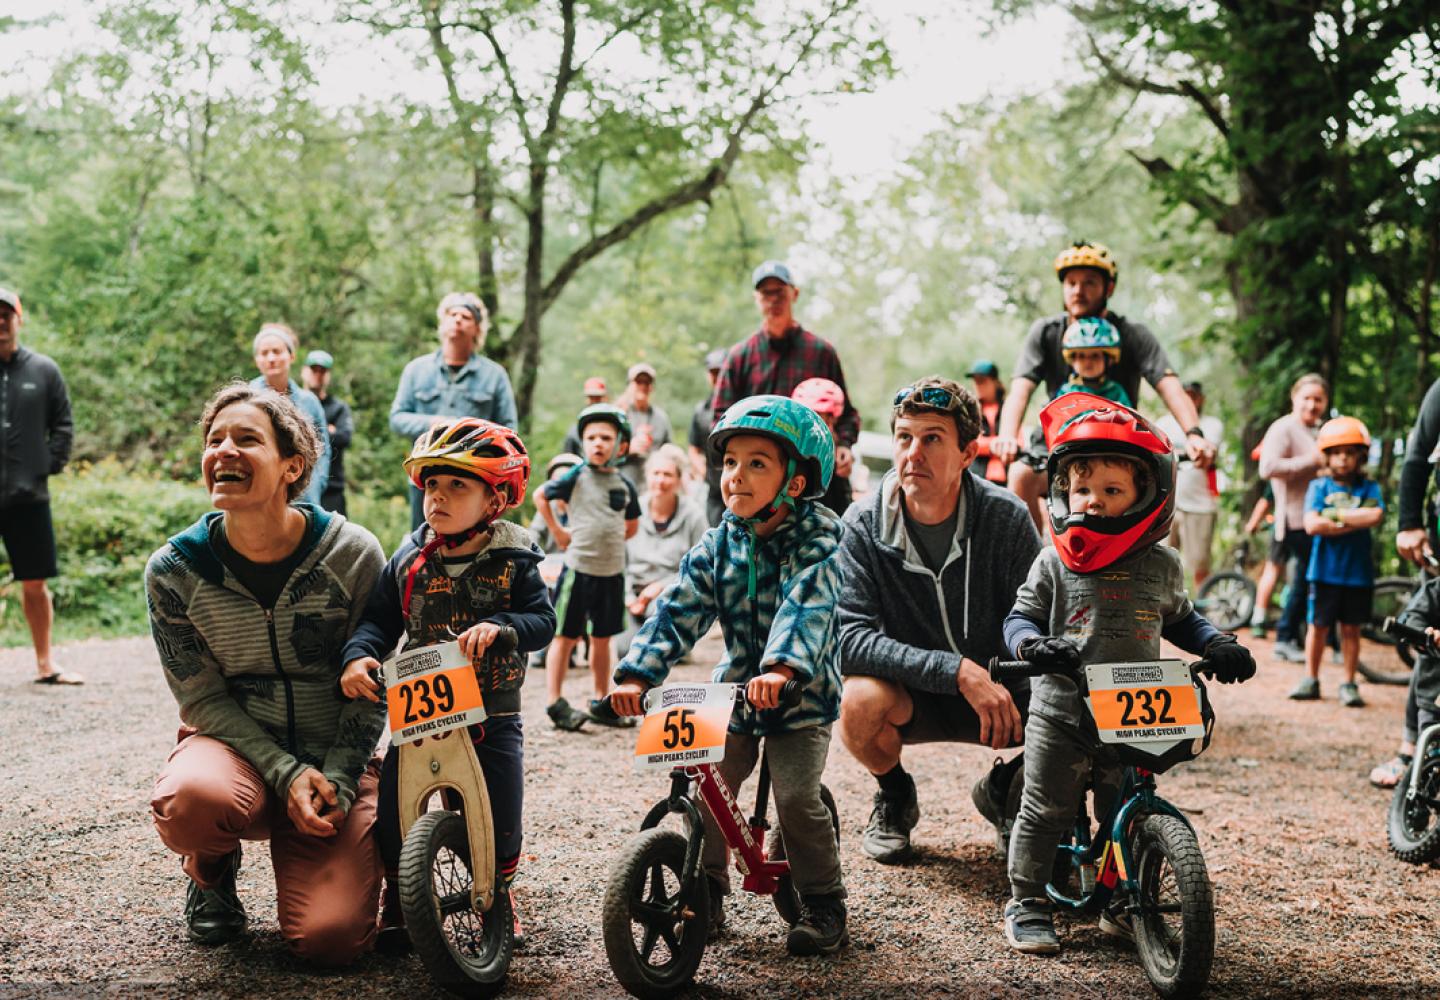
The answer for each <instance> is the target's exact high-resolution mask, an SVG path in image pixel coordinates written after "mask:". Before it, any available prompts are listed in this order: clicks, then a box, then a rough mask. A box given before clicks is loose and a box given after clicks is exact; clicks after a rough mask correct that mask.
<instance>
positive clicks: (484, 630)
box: [459, 622, 500, 663]
mask: <svg viewBox="0 0 1440 1000" xmlns="http://www.w3.org/2000/svg"><path fill="white" fill-rule="evenodd" d="M499 634H500V626H499V625H496V624H495V623H494V622H481V623H480V624H479V625H471V626H470V627H469V628H467V629H466V630H465V631H464V632H461V633H460V638H459V642H460V652H462V653H464V654H465V655H466V656H468V657H470V660H471V662H472V663H473V662H474V661H476V660H478V659H480V657H482V656H484V655H485V650H487V649H489V648H490V644H491V643H492V642H494V641H495V637H496V636H498V635H499Z"/></svg>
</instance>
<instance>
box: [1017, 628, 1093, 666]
mask: <svg viewBox="0 0 1440 1000" xmlns="http://www.w3.org/2000/svg"><path fill="white" fill-rule="evenodd" d="M1017 652H1019V654H1020V659H1022V660H1025V661H1027V662H1029V663H1033V664H1035V666H1037V667H1044V668H1045V669H1047V670H1066V671H1070V672H1074V671H1076V670H1079V669H1080V648H1079V647H1078V646H1076V645H1075V644H1074V643H1073V642H1071V641H1070V640H1069V639H1056V638H1055V637H1053V636H1048V635H1040V636H1034V637H1033V638H1030V639H1026V640H1025V641H1024V642H1022V643H1020V648H1019V649H1018V650H1017Z"/></svg>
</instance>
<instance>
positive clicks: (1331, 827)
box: [0, 638, 1440, 1000]
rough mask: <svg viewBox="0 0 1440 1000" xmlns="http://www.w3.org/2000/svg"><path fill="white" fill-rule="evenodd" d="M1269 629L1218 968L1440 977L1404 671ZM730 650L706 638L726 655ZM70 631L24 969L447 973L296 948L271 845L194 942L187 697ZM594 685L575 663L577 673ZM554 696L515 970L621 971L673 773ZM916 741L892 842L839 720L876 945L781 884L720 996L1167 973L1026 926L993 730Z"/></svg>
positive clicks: (110, 986) (10, 745)
mask: <svg viewBox="0 0 1440 1000" xmlns="http://www.w3.org/2000/svg"><path fill="white" fill-rule="evenodd" d="M1268 648H1269V647H1268V644H1265V643H1257V649H1258V650H1260V652H1261V660H1262V666H1261V674H1260V676H1259V677H1257V678H1256V679H1255V680H1254V681H1253V682H1251V683H1250V684H1248V685H1246V686H1244V687H1243V688H1232V687H1226V688H1220V687H1218V686H1215V687H1212V691H1213V692H1214V702H1215V705H1216V711H1217V714H1218V718H1219V726H1218V735H1217V737H1216V739H1215V743H1214V745H1213V746H1212V747H1211V749H1210V751H1209V752H1208V753H1207V754H1206V755H1205V756H1204V757H1203V758H1201V759H1200V760H1199V761H1196V762H1194V763H1192V764H1189V765H1186V766H1184V767H1181V768H1178V769H1176V770H1175V771H1174V772H1172V773H1171V774H1169V775H1166V776H1164V777H1163V778H1162V780H1161V786H1162V791H1163V792H1164V793H1165V794H1166V795H1167V796H1169V797H1170V798H1172V799H1173V800H1174V801H1175V802H1177V803H1178V804H1180V805H1181V806H1182V807H1183V808H1185V809H1187V810H1188V811H1189V812H1190V814H1191V816H1192V818H1193V819H1194V821H1195V824H1196V826H1197V827H1198V828H1199V831H1200V836H1201V844H1202V846H1203V848H1204V851H1205V855H1206V859H1207V861H1208V863H1209V867H1210V873H1211V877H1212V878H1213V879H1214V882H1215V886H1216V900H1217V909H1218V918H1217V919H1218V925H1219V927H1218V930H1219V942H1218V946H1217V956H1216V964H1215V970H1214V974H1213V977H1212V980H1211V994H1212V995H1215V996H1226V997H1250V996H1257V995H1269V996H1326V997H1352V996H1385V997H1389V996H1415V997H1434V996H1437V995H1440V933H1437V916H1436V913H1437V911H1436V907H1435V899H1436V894H1437V890H1440V875H1437V873H1436V872H1435V871H1434V870H1433V869H1430V868H1415V867H1412V866H1409V865H1405V864H1402V863H1401V862H1398V861H1396V860H1394V859H1393V858H1392V857H1391V856H1390V854H1389V852H1388V850H1387V848H1386V843H1385V830H1384V817H1385V810H1386V805H1387V803H1388V793H1383V792H1379V791H1377V790H1375V789H1373V788H1371V787H1370V786H1369V785H1368V784H1367V783H1366V781H1365V775H1366V773H1367V772H1368V770H1369V768H1370V767H1371V765H1372V764H1374V763H1375V762H1376V761H1377V760H1378V759H1380V758H1381V757H1382V756H1384V755H1385V754H1387V753H1388V752H1389V751H1390V750H1391V749H1392V746H1393V741H1394V739H1395V736H1396V735H1397V731H1398V727H1399V722H1400V718H1401V713H1402V710H1403V703H1404V690H1403V689H1402V688H1398V687H1392V688H1376V687H1365V688H1364V689H1363V690H1364V691H1365V694H1366V696H1367V698H1369V700H1370V707H1368V708H1366V709H1364V710H1360V711H1355V710H1346V709H1341V708H1340V707H1339V706H1338V705H1337V704H1336V703H1335V701H1334V700H1333V694H1334V686H1335V682H1336V675H1337V673H1338V670H1337V669H1336V668H1333V667H1329V666H1327V668H1326V670H1325V672H1324V674H1323V681H1324V683H1325V685H1326V695H1327V700H1325V701H1324V702H1321V703H1319V704H1299V703H1294V702H1289V701H1286V700H1285V697H1284V695H1285V692H1286V691H1287V690H1288V689H1289V687H1290V685H1291V684H1292V683H1293V682H1294V679H1295V677H1296V676H1297V674H1298V671H1299V668H1298V667H1295V666H1291V665H1288V664H1281V663H1273V664H1272V663H1269V662H1267V661H1266V656H1267V653H1268ZM715 653H716V646H715V641H714V639H711V640H707V644H706V646H705V647H703V648H702V650H701V660H702V662H713V657H714V655H715ZM60 655H61V660H62V662H63V664H64V665H65V667H66V668H70V669H75V670H78V671H81V672H83V673H84V674H86V675H87V676H88V677H89V679H90V683H89V684H87V685H86V686H85V687H83V688H78V689H73V688H72V689H63V688H42V687H38V686H36V685H34V684H31V683H29V680H30V677H31V676H32V675H33V674H32V671H33V665H32V663H31V661H30V658H29V654H28V651H22V650H7V651H3V652H0V734H3V735H0V747H3V750H4V760H5V768H4V772H3V774H0V820H3V822H0V917H3V919H0V996H3V997H13V996H72V995H92V996H113V995H128V994H131V993H135V994H144V995H147V996H148V995H162V996H191V995H202V994H203V995H206V996H248V995H260V994H263V995H267V996H276V997H291V996H294V997H320V998H328V997H341V996H381V995H398V994H401V993H405V994H408V995H411V996H417V997H418V996H428V995H436V991H435V990H434V989H433V987H431V986H430V984H429V981H428V979H427V977H426V975H425V972H424V970H423V969H422V968H421V967H420V965H419V964H418V962H417V961H416V960H415V959H413V958H405V959H391V958H383V957H380V956H370V957H368V958H366V959H365V960H363V961H361V962H360V963H358V964H357V965H356V966H355V967H354V968H352V969H349V970H347V971H345V972H343V973H317V972H315V971H313V970H310V969H307V968H306V967H304V966H303V965H301V964H299V963H297V962H294V961H292V960H291V959H289V958H288V957H287V955H286V953H285V950H284V947H283V945H282V944H281V941H280V938H279V935H278V931H277V928H276V924H275V917H274V893H273V887H272V885H271V877H272V876H271V870H270V865H269V860H268V856H267V852H266V851H265V850H264V849H263V847H262V846H260V845H254V846H252V847H250V848H248V849H247V853H246V861H245V868H244V870H243V872H242V873H241V877H240V882H241V892H242V895H243V897H244V899H245V901H246V905H247V907H248V909H249V912H250V914H251V922H252V927H253V929H254V933H253V934H252V935H251V937H250V938H249V939H248V940H246V941H244V942H243V943H238V944H235V945H231V946H226V947H222V948H219V949H215V950H206V949H202V948H199V947H196V946H193V945H191V944H189V943H188V942H187V941H186V939H185V937H184V933H183V927H182V918H181V905H182V901H183V896H184V881H183V877H182V876H181V874H180V871H179V869H178V865H177V862H176V860H175V859H174V858H173V857H171V856H170V855H169V854H168V853H167V852H166V851H165V850H164V849H163V848H162V847H161V845H160V842H159V840H158V838H157V837H156V836H155V834H154V832H153V830H152V828H151V825H150V822H149V818H148V816H147V809H146V803H147V798H148V794H149V790H150V785H151V782H152V780H153V778H154V775H155V772H156V770H157V768H158V767H159V765H160V763H161V761H162V760H163V759H164V756H165V753H166V751H167V748H168V746H169V745H170V744H171V743H172V741H173V739H174V733H175V723H176V719H175V710H174V703H173V701H172V700H171V698H170V695H169V693H168V691H167V689H166V687H165V684H164V681H163V678H162V677H161V672H160V668H159V666H158V664H157V661H156V658H155V654H154V650H153V649H152V647H151V645H150V642H149V640H148V639H138V638H137V639H127V640H119V641H103V642H102V641H94V642H83V643H76V644H73V645H69V646H66V647H64V648H63V649H62V650H61V651H60ZM706 672H707V671H705V670H704V669H702V668H700V667H697V666H692V667H686V668H682V669H681V670H679V671H677V674H676V676H677V678H684V679H691V680H700V679H703V678H704V674H705V673H706ZM582 686H583V682H582V680H581V677H580V675H579V674H578V673H574V674H572V675H571V678H570V681H569V687H570V693H571V694H572V696H573V695H578V694H579V693H580V692H581V690H582ZM543 695H544V692H543V687H542V678H541V677H539V676H532V677H531V678H530V683H529V685H528V686H527V689H526V696H525V712H526V716H527V718H528V719H530V720H531V725H530V733H529V746H528V748H527V750H528V754H527V759H528V768H529V773H528V775H527V796H528V800H529V801H528V803H527V823H526V826H527V831H526V832H527V838H526V850H527V861H526V864H525V865H524V866H523V868H522V880H521V882H520V887H519V890H518V899H519V902H520V905H521V906H522V908H523V914H524V916H525V919H526V923H527V927H528V929H529V932H530V943H529V945H528V946H527V948H526V950H525V951H524V952H523V953H522V954H521V955H519V956H518V957H517V960H516V962H515V964H514V966H513V968H512V971H511V975H510V980H509V989H508V994H509V995H513V996H555V995H569V996H572V997H575V996H586V997H590V996H609V997H615V996H623V994H622V993H621V991H620V990H619V988H618V987H617V986H616V985H615V983H614V980H613V978H612V977H611V975H610V971H609V967H608V966H607V964H606V961H605V955H604V948H603V945H602V943H601V932H600V926H599V913H600V902H601V897H602V895H603V892H604V885H605V881H606V876H607V872H608V869H609V866H610V863H611V861H612V859H614V857H615V856H616V853H617V850H618V848H619V847H620V845H621V843H622V842H623V840H624V839H625V838H626V836H627V835H628V834H629V832H630V831H632V830H633V829H634V828H635V827H636V825H637V824H638V821H639V819H640V817H641V816H642V815H643V812H644V810H645V808H646V807H647V806H648V805H649V804H650V803H651V802H653V801H654V800H655V799H657V798H659V797H661V796H662V795H663V794H664V791H665V781H664V779H663V777H660V776H641V775H637V774H635V773H634V772H633V771H632V770H631V768H630V764H629V761H628V759H627V758H628V755H629V751H630V746H629V744H630V740H631V734H630V733H628V732H626V733H622V732H616V731H605V730H601V731H598V732H587V733H584V734H581V735H578V736H576V735H568V734H560V733H557V732H555V731H554V730H552V729H551V728H550V727H549V725H548V723H546V722H545V721H544V714H543V705H542V702H543ZM905 759H906V765H907V767H908V769H909V770H910V771H911V772H912V773H914V774H915V776H916V779H917V783H918V785H919V794H920V803H921V810H922V818H921V821H920V825H919V827H918V828H917V829H916V831H915V834H914V837H915V843H916V845H917V847H918V856H917V859H916V860H915V862H914V863H913V864H911V865H909V866H906V867H896V868H886V867H883V866H880V865H876V864H874V863H873V862H871V861H869V860H868V859H867V858H865V857H864V855H863V854H862V853H861V851H860V831H861V829H862V828H863V826H864V824H865V819H866V817H867V815H868V813H869V808H870V797H871V795H872V793H873V791H874V784H873V782H872V781H871V780H870V779H869V778H868V777H867V776H866V775H865V773H864V772H863V770H862V769H861V768H860V767H859V766H858V765H857V764H856V763H855V762H854V760H852V759H851V758H850V756H849V755H848V754H847V753H846V752H845V750H844V749H843V748H842V747H841V746H840V745H839V742H838V740H837V741H836V742H835V743H834V744H833V745H832V748H831V760H830V766H829V770H828V772H827V776H826V780H827V782H828V784H829V785H830V787H831V788H832V789H833V790H834V792H835V796H836V799H837V801H838V803H839V807H840V812H841V819H842V826H843V831H842V838H841V839H842V843H841V852H842V858H843V861H844V864H845V866H846V879H847V882H848V886H849V891H850V927H851V933H852V937H853V939H854V945H853V946H852V947H851V948H850V949H849V950H848V951H846V952H845V953H843V954H842V955H841V956H840V957H838V958H836V959H833V960H822V959H804V960H796V959H791V958H788V957H786V955H785V952H784V943H783V940H784V939H783V933H782V925H781V923H780V922H779V920H778V918H777V917H776V916H775V914H774V911H773V909H772V908H771V905H770V903H769V901H768V900H764V899H759V898H755V897H752V896H740V897H731V905H730V915H731V922H730V927H729V930H728V932H727V934H726V936H725V937H723V938H721V939H720V940H719V941H716V942H712V943H711V945H710V948H709V949H708V951H707V953H706V957H705V960H704V962H703V963H702V965H701V967H700V972H699V976H698V982H699V984H700V985H699V986H698V987H697V988H696V989H695V990H694V995H696V996H702V997H731V996H733V997H750V996H755V995H757V994H761V993H765V994H769V995H771V996H814V995H831V996H843V997H892V996H904V995H908V996H911V997H930V996H993V997H1022V996H1035V995H1039V994H1049V995H1056V996H1080V997H1105V998H1107V1000H1108V998H1115V997H1122V996H1139V997H1145V996H1150V995H1153V994H1151V991H1150V989H1149V985H1148V983H1147V982H1146V980H1145V977H1144V974H1143V973H1142V971H1141V970H1140V967H1139V965H1138V963H1137V962H1136V960H1135V958H1134V955H1133V954H1132V953H1131V951H1130V950H1129V949H1128V948H1126V947H1121V946H1117V945H1114V944H1112V943H1110V942H1109V940H1108V939H1106V938H1104V937H1103V936H1102V935H1100V934H1099V932H1098V931H1097V930H1095V928H1094V927H1093V926H1090V925H1088V924H1085V923H1080V922H1062V925H1061V934H1062V938H1063V940H1064V942H1065V950H1064V952H1063V954H1062V955H1060V956H1059V957H1057V958H1026V957H1021V956H1018V955H1015V954H1014V953H1012V952H1011V951H1010V950H1009V949H1008V948H1007V947H1006V946H1005V943H1004V940H1003V937H1002V934H1001V931H1000V919H999V918H1000V909H1001V906H1002V903H1003V901H1004V900H1005V899H1006V897H1007V886H1006V882H1005V878H1004V871H1003V866H1002V864H1001V862H999V861H998V860H996V859H995V858H993V857H992V854H991V851H992V845H993V837H992V835H991V834H990V832H989V828H988V827H987V826H986V824H985V823H984V821H983V820H981V819H980V818H979V817H978V816H977V815H976V814H975V812H974V809H973V807H972V806H971V804H970V796H969V791H970V786H971V784H972V783H973V782H974V780H975V779H976V778H977V777H978V776H979V775H980V774H981V773H983V771H984V770H985V768H986V767H987V765H988V764H989V761H990V755H989V754H988V753H987V752H985V751H983V750H980V749H978V748H970V747H950V746H929V747H917V748H912V749H911V750H909V751H907V753H906V758H905ZM743 800H744V796H743V795H742V801H743Z"/></svg>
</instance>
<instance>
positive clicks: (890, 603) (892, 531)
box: [837, 470, 1040, 695]
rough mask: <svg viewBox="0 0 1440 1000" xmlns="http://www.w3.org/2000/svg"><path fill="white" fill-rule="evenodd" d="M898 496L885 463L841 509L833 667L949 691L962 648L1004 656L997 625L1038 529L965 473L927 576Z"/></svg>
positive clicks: (1003, 496) (986, 656)
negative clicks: (875, 482)
mask: <svg viewBox="0 0 1440 1000" xmlns="http://www.w3.org/2000/svg"><path fill="white" fill-rule="evenodd" d="M901 498H902V494H901V491H900V478H899V476H898V474H897V473H896V472H895V471H894V470H891V471H890V472H888V473H886V475H885V478H884V480H883V481H882V482H881V484H880V488H879V489H878V490H876V491H875V493H874V495H873V496H872V497H871V499H870V500H868V501H867V502H866V503H863V504H855V505H854V506H852V507H851V508H850V510H849V511H848V512H847V513H846V515H845V526H846V530H845V537H844V539H843V540H842V541H841V543H840V551H839V553H838V554H837V558H838V559H839V560H840V578H841V580H842V581H843V585H842V589H841V592H840V608H839V616H838V620H839V625H840V656H841V661H840V662H841V672H842V673H844V674H846V675H850V674H866V675H869V676H872V677H883V678H885V679H886V680H892V681H898V682H899V683H901V684H904V685H905V686H906V687H908V688H911V689H913V690H916V691H931V692H934V693H937V694H949V695H955V694H958V693H959V691H958V689H957V688H956V685H955V675H956V673H957V672H958V671H959V669H960V658H961V657H962V656H964V657H968V658H969V659H971V660H974V661H975V662H977V663H979V664H981V665H984V664H986V663H988V662H989V660H990V658H991V657H992V656H1000V657H1002V658H1005V659H1008V658H1009V654H1008V653H1007V651H1006V650H1005V639H1004V634H1003V631H1002V626H1003V624H1004V621H1005V616H1006V615H1007V614H1009V613H1010V609H1011V607H1012V606H1013V605H1014V604H1015V592H1016V591H1017V590H1019V589H1020V585H1021V584H1022V583H1024V582H1025V576H1026V574H1027V573H1028V572H1029V569H1030V564H1031V563H1033V562H1034V561H1035V557H1036V555H1038V554H1039V552H1040V536H1039V535H1038V534H1036V532H1035V524H1034V522H1033V521H1031V520H1030V515H1029V513H1028V512H1027V511H1026V510H1025V506H1024V504H1022V503H1021V502H1020V501H1019V500H1018V499H1016V497H1015V496H1014V495H1013V494H1011V493H1010V492H1008V491H1007V490H1004V489H1002V488H1001V487H999V486H996V485H994V484H992V483H988V482H986V481H985V480H983V479H981V478H979V477H978V476H975V475H973V474H971V473H970V472H968V471H967V472H966V473H965V475H964V482H963V484H962V487H961V494H960V517H959V519H958V525H957V528H956V534H955V540H954V541H953V542H952V543H951V546H950V555H949V557H948V558H947V559H946V560H945V565H944V566H943V567H941V570H940V573H939V575H938V576H937V575H936V574H934V573H932V572H931V571H930V570H929V569H928V568H927V567H926V566H925V562H924V560H923V559H921V558H920V554H919V552H918V551H917V550H916V548H915V544H914V542H912V541H911V539H910V536H909V533H908V532H907V531H906V530H905V518H904V513H903V511H902V509H901V505H900V504H901ZM1018 690H1023V686H1022V687H1020V688H1018Z"/></svg>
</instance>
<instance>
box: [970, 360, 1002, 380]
mask: <svg viewBox="0 0 1440 1000" xmlns="http://www.w3.org/2000/svg"><path fill="white" fill-rule="evenodd" d="M965 374H966V375H967V376H970V375H988V376H989V377H990V378H999V377H1000V366H999V365H997V364H995V362H993V361H991V360H990V359H988V358H980V359H979V360H977V361H976V362H975V363H974V364H972V365H971V366H970V370H969V371H968V372H966V373H965Z"/></svg>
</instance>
